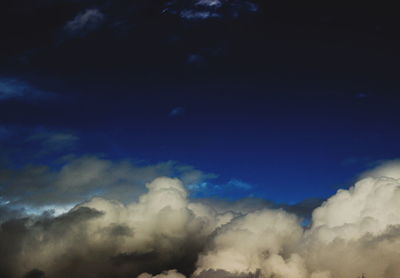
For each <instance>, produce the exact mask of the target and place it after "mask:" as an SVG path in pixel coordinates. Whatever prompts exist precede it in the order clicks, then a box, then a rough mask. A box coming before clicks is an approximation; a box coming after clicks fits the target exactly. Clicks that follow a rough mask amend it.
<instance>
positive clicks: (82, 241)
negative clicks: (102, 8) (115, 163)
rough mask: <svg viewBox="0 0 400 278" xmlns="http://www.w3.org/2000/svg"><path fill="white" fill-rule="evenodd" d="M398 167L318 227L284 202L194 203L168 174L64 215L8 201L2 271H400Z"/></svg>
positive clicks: (304, 274)
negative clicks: (271, 205) (128, 198)
mask: <svg viewBox="0 0 400 278" xmlns="http://www.w3.org/2000/svg"><path fill="white" fill-rule="evenodd" d="M392 166H393V165H391V166H390V168H391V169H392V170H393V168H392ZM380 167H384V165H383V166H380ZM382 169H383V168H382ZM392 170H391V172H390V173H391V174H390V175H389V176H384V175H383V174H380V175H375V176H369V177H366V178H364V179H362V180H360V181H358V182H357V183H356V184H355V185H354V186H353V187H351V188H349V189H348V190H339V191H338V192H337V193H336V194H335V195H334V196H332V197H331V198H329V199H328V200H327V201H326V202H324V203H323V204H322V205H321V206H320V207H318V208H316V209H315V210H314V212H313V216H312V220H311V221H312V222H311V226H310V227H309V228H304V227H302V226H301V225H300V220H299V219H298V218H297V217H296V216H295V215H293V214H291V213H288V212H286V211H284V210H282V209H278V210H273V209H265V207H262V206H253V208H252V209H247V206H245V209H242V208H241V206H239V209H238V207H237V205H235V204H233V205H232V207H231V209H230V208H229V204H228V203H224V204H223V207H222V208H221V207H219V208H217V209H216V207H217V206H216V205H215V204H214V205H212V202H211V203H210V202H208V203H207V202H199V201H197V202H194V201H193V200H191V199H189V198H188V192H187V190H186V189H185V186H184V184H183V183H182V182H181V181H180V180H179V179H172V178H167V177H159V178H156V179H154V180H153V181H152V182H149V183H147V185H146V189H147V191H146V192H144V193H143V194H142V195H141V196H140V197H139V198H138V199H137V201H134V202H128V203H126V202H125V203H122V202H120V201H116V200H112V199H106V198H99V197H96V198H92V199H90V200H88V201H85V202H82V203H80V204H78V205H76V206H75V207H74V208H72V209H71V210H70V211H68V212H66V213H64V214H61V215H59V216H54V215H51V214H48V213H44V214H42V215H40V216H37V215H36V216H26V214H24V213H22V212H19V211H16V210H12V209H3V210H1V211H0V212H1V213H2V214H6V215H5V216H4V215H2V216H1V217H0V219H1V221H2V222H1V226H0V252H1V254H2V256H1V260H0V277H10V278H14V277H15V278H17V277H24V276H25V277H55V278H64V277H65V278H67V277H77V278H80V277H100V278H103V277H104V278H106V277H116V278H120V277H121V278H125V277H139V278H153V277H154V278H184V277H193V278H228V277H236V278H259V277H262V278H272V277H274V278H284V277H287V278H356V277H359V276H360V275H361V274H362V273H365V274H366V275H367V277H376V278H395V277H398V273H399V272H400V267H399V263H398V262H399V261H400V253H399V252H398V250H400V199H399V198H400V179H398V178H397V176H396V175H395V174H393V173H396V171H397V170H394V172H393V171H392ZM382 173H385V172H384V171H383V172H382ZM250 201H251V200H250ZM3 208H4V205H3Z"/></svg>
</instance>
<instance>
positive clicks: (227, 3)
mask: <svg viewBox="0 0 400 278" xmlns="http://www.w3.org/2000/svg"><path fill="white" fill-rule="evenodd" d="M258 9H259V8H258V5H257V4H255V3H253V2H252V1H246V0H180V1H179V0H175V1H170V2H168V3H167V4H166V7H165V9H164V12H167V13H169V14H173V15H178V16H179V17H181V18H183V19H185V20H206V19H213V18H214V19H215V18H237V17H239V16H240V15H242V14H245V13H254V12H257V11H258Z"/></svg>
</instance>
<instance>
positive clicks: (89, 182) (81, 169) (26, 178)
mask: <svg viewBox="0 0 400 278" xmlns="http://www.w3.org/2000/svg"><path fill="white" fill-rule="evenodd" d="M57 137H60V136H57ZM66 137H67V138H69V136H61V138H62V139H63V140H61V141H62V142H61V143H64V139H65V138H66ZM45 138H46V140H45V141H44V142H45V144H47V143H46V142H47V138H48V137H45ZM50 138H52V137H50ZM50 142H51V144H53V143H54V142H53V141H52V139H51V141H50ZM68 142H69V141H68ZM57 143H59V142H58V141H57ZM173 175H176V176H178V177H180V178H181V179H182V181H183V182H184V183H185V184H196V183H200V182H203V181H204V180H207V179H211V178H214V177H215V175H213V174H207V173H203V172H202V171H200V170H197V169H195V168H194V167H192V166H187V165H181V164H178V163H176V162H172V161H171V162H162V163H158V164H154V165H135V164H133V163H132V162H130V161H128V160H121V161H111V160H108V159H104V158H100V157H96V156H81V157H74V156H72V157H70V158H67V159H66V161H64V163H62V164H61V167H58V168H57V169H52V168H51V167H49V166H46V165H32V164H30V165H26V166H24V167H22V168H18V169H14V168H3V169H1V170H0V196H2V198H3V199H4V200H7V201H9V202H10V204H11V205H13V204H14V205H17V204H18V205H26V206H29V207H30V208H31V209H33V208H37V207H48V206H49V205H57V207H56V208H60V206H65V205H68V204H76V203H79V202H82V201H84V200H86V199H88V198H91V197H93V196H103V197H107V198H110V199H114V200H119V201H121V202H129V201H132V200H135V199H137V198H138V196H139V195H140V194H142V193H143V192H144V191H145V184H146V183H148V182H150V181H151V180H153V179H155V178H156V177H159V176H173Z"/></svg>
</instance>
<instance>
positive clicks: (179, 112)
mask: <svg viewBox="0 0 400 278" xmlns="http://www.w3.org/2000/svg"><path fill="white" fill-rule="evenodd" d="M184 114H185V108H183V107H181V106H178V107H175V108H173V109H172V110H171V111H170V112H169V113H168V115H169V116H170V117H178V116H182V115H184Z"/></svg>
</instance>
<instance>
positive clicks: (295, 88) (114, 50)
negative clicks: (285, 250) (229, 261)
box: [0, 0, 400, 203]
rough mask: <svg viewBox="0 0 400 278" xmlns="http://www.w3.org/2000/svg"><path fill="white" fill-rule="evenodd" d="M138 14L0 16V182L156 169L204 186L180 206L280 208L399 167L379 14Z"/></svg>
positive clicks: (326, 9) (34, 8)
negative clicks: (201, 200) (382, 167)
mask: <svg viewBox="0 0 400 278" xmlns="http://www.w3.org/2000/svg"><path fill="white" fill-rule="evenodd" d="M148 2H149V1H121V2H120V3H118V4H115V3H114V2H112V1H106V0H104V1H101V0H98V1H67V0H65V1H59V2H57V3H53V2H51V1H44V0H43V1H37V2H35V3H36V4H35V5H33V4H32V3H30V1H19V2H18V4H16V3H15V2H13V1H4V3H2V4H1V5H2V6H3V7H2V8H1V9H0V10H1V14H0V15H1V21H2V22H1V26H2V27H1V30H0V31H1V32H2V38H5V39H4V43H2V46H1V47H2V50H1V57H0V59H1V60H0V61H1V63H0V128H1V129H0V131H1V130H2V132H0V139H1V145H0V148H2V150H1V151H2V161H4V162H3V163H2V165H3V168H4V169H10V168H16V167H17V168H18V167H22V166H24V165H27V164H33V165H39V164H40V165H49V166H50V167H56V168H57V167H59V166H57V165H60V164H59V159H60V157H62V156H64V155H67V154H74V155H75V156H82V155H89V154H90V155H99V156H102V157H105V158H107V159H109V160H111V161H120V160H124V159H129V160H133V161H140V163H141V164H148V165H152V164H156V163H159V162H164V161H170V160H171V161H177V162H179V163H182V164H185V165H191V166H193V167H195V168H196V169H200V170H201V171H203V172H204V173H213V174H215V175H216V176H218V177H214V178H213V179H210V180H207V181H203V180H202V181H201V182H207V183H209V184H211V185H209V187H208V189H207V190H203V191H199V192H195V193H193V194H194V196H197V197H210V196H213V197H222V198H234V199H236V198H241V197H248V196H252V197H261V198H265V199H268V200H273V201H275V202H279V203H296V202H300V201H302V200H305V199H309V198H321V199H324V198H326V197H327V196H329V195H332V193H334V192H335V191H336V190H337V189H338V188H343V187H348V186H349V185H351V183H352V182H353V181H354V179H355V178H356V177H357V175H359V174H360V173H361V172H363V171H365V170H366V169H368V168H370V167H372V166H374V165H375V164H376V163H379V161H382V160H387V159H394V158H398V157H399V156H400V145H399V136H400V131H399V128H398V126H399V122H400V113H399V104H400V98H399V97H398V95H397V94H398V90H399V88H400V86H399V84H398V76H399V75H398V74H399V72H398V64H399V62H400V61H399V57H398V55H397V50H398V47H399V40H398V34H397V33H398V32H397V30H398V29H397V27H398V23H399V22H398V21H399V20H398V17H397V15H396V14H394V12H393V11H392V9H390V7H383V6H382V7H380V6H379V7H376V6H368V4H365V3H364V4H363V5H361V6H360V5H357V4H356V3H354V4H352V3H347V4H340V3H338V2H337V1H335V2H334V1H332V2H327V3H325V5H322V4H319V2H318V1H312V2H309V3H302V4H299V3H297V1H272V2H269V3H265V2H263V1H255V0H254V1H250V0H249V1H247V0H242V1H240V0H238V1H232V2H227V1H217V2H212V1H203V2H201V3H202V4H199V3H197V2H196V1H189V0H187V1H183V0H182V1H172V2H168V1H155V2H154V3H148ZM212 3H214V4H212ZM215 3H219V4H218V5H216V4H215ZM215 5H216V6H215ZM38 134H41V135H38ZM43 134H45V135H43ZM49 134H64V135H65V137H62V136H58V137H57V138H58V139H60V138H61V141H63V140H64V141H63V142H69V143H71V145H70V146H69V145H68V146H67V148H63V149H55V150H54V149H51V148H50V147H49V145H48V144H49V143H48V141H46V140H50V139H43V138H48V137H46V136H49ZM67 135H68V136H70V137H68V136H67ZM32 136H33V137H34V138H39V139H33V140H30V139H29V138H31V137H32ZM35 136H36V137H35ZM41 136H42V137H41ZM40 138H42V139H40ZM51 138H53V137H51ZM65 138H67V139H65ZM71 138H72V139H71ZM35 140H36V141H35ZM37 140H39V141H40V140H42V141H41V142H42V143H41V144H42V145H40V146H41V147H40V148H39V147H38V143H37V142H38V141H37ZM43 140H44V141H43ZM51 140H53V139H51ZM54 140H55V139H54ZM43 142H45V143H43ZM46 142H47V143H46ZM69 143H68V144H69ZM51 144H53V143H50V146H51ZM46 147H47V148H50V149H51V150H50V151H48V152H44V153H43V150H42V149H46ZM37 153H40V154H37ZM57 163H58V164H57ZM241 185H242V186H241ZM211 187H212V189H210V188H211Z"/></svg>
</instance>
